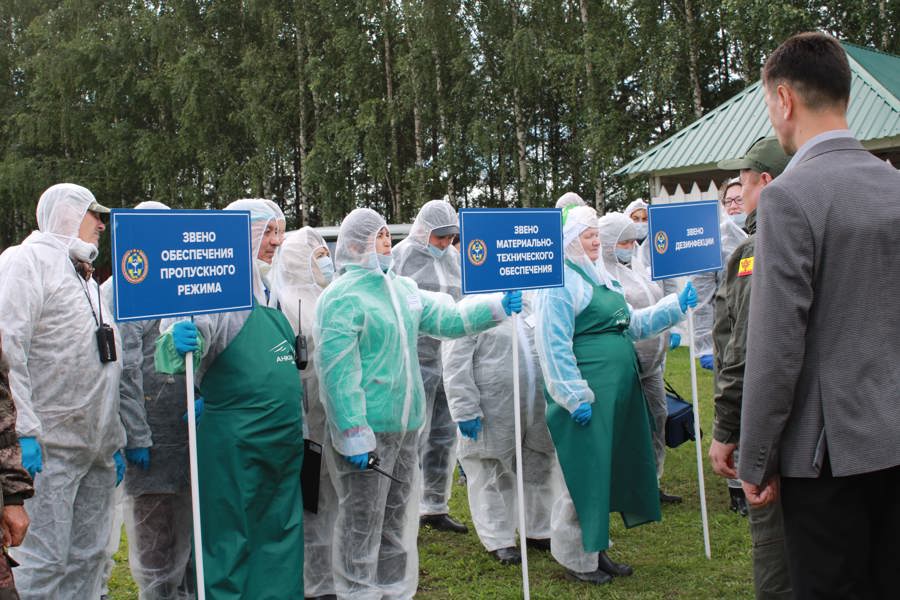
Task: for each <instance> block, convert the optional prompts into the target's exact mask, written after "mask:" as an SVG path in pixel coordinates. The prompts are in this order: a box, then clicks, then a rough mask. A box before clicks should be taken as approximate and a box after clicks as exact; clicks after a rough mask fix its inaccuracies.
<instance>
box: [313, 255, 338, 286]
mask: <svg viewBox="0 0 900 600" xmlns="http://www.w3.org/2000/svg"><path fill="white" fill-rule="evenodd" d="M316 267H317V268H318V270H319V272H318V274H317V275H318V277H316V280H317V283H318V284H319V285H321V286H322V287H325V286H326V285H328V284H329V283H331V281H332V280H333V279H334V263H333V262H332V261H331V257H330V256H320V257H319V258H317V259H316ZM319 277H321V278H322V279H321V281H320V280H319Z"/></svg>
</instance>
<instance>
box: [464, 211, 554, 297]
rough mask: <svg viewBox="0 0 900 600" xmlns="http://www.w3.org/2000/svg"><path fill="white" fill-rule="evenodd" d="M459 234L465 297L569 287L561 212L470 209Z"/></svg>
mask: <svg viewBox="0 0 900 600" xmlns="http://www.w3.org/2000/svg"><path fill="white" fill-rule="evenodd" d="M459 231H460V235H459V238H460V239H459V251H460V254H461V255H462V257H461V258H462V291H463V294H479V293H484V292H502V291H506V290H530V289H536V288H549V287H561V286H562V285H563V270H564V269H563V263H564V260H565V256H564V253H563V243H562V211H561V210H559V209H557V208H464V209H461V210H460V211H459Z"/></svg>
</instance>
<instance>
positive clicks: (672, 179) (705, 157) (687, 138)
mask: <svg viewBox="0 0 900 600" xmlns="http://www.w3.org/2000/svg"><path fill="white" fill-rule="evenodd" d="M842 45H843V47H844V50H846V52H847V57H848V59H849V62H850V70H851V72H852V76H853V78H852V81H851V85H850V106H849V108H848V111H847V118H848V121H849V123H850V129H851V130H852V131H853V133H854V134H855V135H856V137H857V138H859V140H860V141H861V142H862V144H863V146H865V147H866V148H867V149H868V150H869V151H871V152H872V153H873V154H875V155H876V156H878V157H880V158H884V159H887V160H890V161H891V163H892V164H894V165H895V166H897V165H900V56H894V55H893V54H885V53H883V52H878V51H876V50H872V49H870V48H864V47H862V46H856V45H854V44H849V43H846V42H842ZM772 134H773V130H772V126H771V124H769V117H768V113H767V111H766V105H765V102H764V101H763V93H762V84H761V83H760V82H758V81H757V82H756V83H754V84H753V85H750V86H749V87H747V88H746V89H744V91H742V92H741V93H739V94H737V95H736V96H734V97H732V98H731V99H729V100H727V101H726V102H725V103H724V104H722V105H721V106H719V107H717V108H716V109H715V110H712V111H710V112H708V113H707V114H706V115H704V116H703V117H701V118H700V119H697V120H696V121H694V122H693V123H691V124H690V125H688V126H687V127H685V128H684V129H682V130H681V131H679V132H678V133H676V134H675V135H673V136H672V137H670V138H669V139H667V140H666V141H664V142H661V143H659V144H657V145H656V146H654V147H653V148H651V149H650V150H648V151H647V152H644V153H643V154H641V155H640V156H638V157H637V158H635V159H634V160H632V161H631V162H629V163H628V164H627V165H625V166H624V167H622V168H621V169H619V170H618V171H616V172H615V173H614V175H619V176H625V177H628V178H634V177H640V176H645V177H649V179H650V191H651V195H653V196H656V195H657V194H659V193H660V190H661V189H662V187H663V186H665V187H666V189H667V190H669V191H670V192H671V191H672V190H674V189H675V188H676V186H678V185H681V187H682V188H683V189H685V190H687V189H689V188H690V187H691V186H692V185H693V183H694V182H698V183H700V185H701V186H702V187H705V186H703V184H704V182H709V181H710V180H712V181H715V182H716V183H717V184H718V183H721V182H722V181H723V180H724V179H725V178H727V177H730V176H732V175H734V173H727V172H725V171H720V170H718V169H717V168H716V163H717V162H718V161H720V160H722V159H725V158H733V157H737V156H741V155H742V154H743V152H744V151H745V150H746V149H747V148H748V147H749V146H750V144H752V143H753V142H754V141H755V140H756V139H758V138H760V137H763V136H767V135H772Z"/></svg>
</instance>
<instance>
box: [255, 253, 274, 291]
mask: <svg viewBox="0 0 900 600" xmlns="http://www.w3.org/2000/svg"><path fill="white" fill-rule="evenodd" d="M256 268H257V269H259V275H260V277H262V280H263V283H265V284H266V287H272V286H271V285H270V284H269V273H270V272H271V271H272V263H267V262H266V261H264V260H261V259H259V258H257V259H256Z"/></svg>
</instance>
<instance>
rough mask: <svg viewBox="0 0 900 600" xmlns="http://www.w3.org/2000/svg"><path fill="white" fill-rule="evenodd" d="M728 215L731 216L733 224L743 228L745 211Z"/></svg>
mask: <svg viewBox="0 0 900 600" xmlns="http://www.w3.org/2000/svg"><path fill="white" fill-rule="evenodd" d="M729 216H730V217H731V220H732V221H733V222H734V224H735V225H737V226H738V227H740V228H741V229H743V228H744V225H745V224H746V223H747V213H742V212H740V213H737V214H736V215H729Z"/></svg>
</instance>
